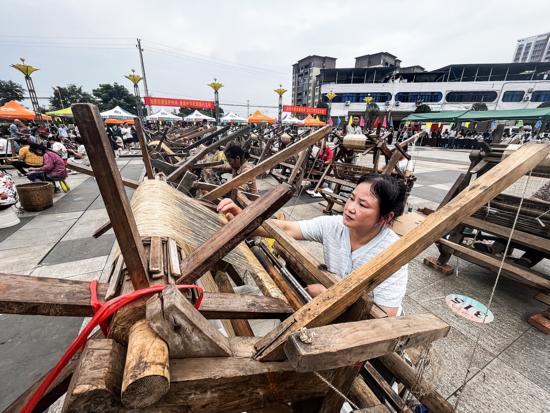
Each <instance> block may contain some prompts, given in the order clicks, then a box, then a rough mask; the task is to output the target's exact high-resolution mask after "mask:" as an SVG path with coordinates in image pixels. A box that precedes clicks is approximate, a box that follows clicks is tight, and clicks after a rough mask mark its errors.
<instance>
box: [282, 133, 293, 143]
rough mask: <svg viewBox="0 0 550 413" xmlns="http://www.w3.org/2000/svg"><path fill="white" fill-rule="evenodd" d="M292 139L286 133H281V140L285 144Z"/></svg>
mask: <svg viewBox="0 0 550 413" xmlns="http://www.w3.org/2000/svg"><path fill="white" fill-rule="evenodd" d="M291 140H292V137H291V136H290V135H289V134H288V133H283V134H282V135H281V142H282V143H284V144H285V145H288V144H289V143H290V141H291Z"/></svg>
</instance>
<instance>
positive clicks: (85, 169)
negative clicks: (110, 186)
mask: <svg viewBox="0 0 550 413" xmlns="http://www.w3.org/2000/svg"><path fill="white" fill-rule="evenodd" d="M66 167H67V169H71V170H73V171H76V172H80V173H81V174H84V175H88V176H95V175H94V171H93V170H92V168H89V167H87V166H84V165H76V164H74V163H71V162H68V163H67V165H66ZM121 179H122V184H123V185H124V186H127V187H128V188H132V189H136V188H137V187H138V186H139V182H138V181H135V180H133V179H129V178H124V177H121Z"/></svg>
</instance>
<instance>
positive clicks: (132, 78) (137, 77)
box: [124, 69, 143, 119]
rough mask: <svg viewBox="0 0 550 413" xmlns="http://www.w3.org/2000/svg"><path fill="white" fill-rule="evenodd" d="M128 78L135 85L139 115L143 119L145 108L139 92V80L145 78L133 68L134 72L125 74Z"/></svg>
mask: <svg viewBox="0 0 550 413" xmlns="http://www.w3.org/2000/svg"><path fill="white" fill-rule="evenodd" d="M124 77H125V78H126V79H128V80H129V81H130V82H132V84H133V85H134V96H135V98H136V108H137V112H138V116H139V118H140V119H143V109H142V107H141V96H140V94H139V85H138V84H139V82H141V80H142V79H143V77H141V76H140V75H138V74H136V71H135V70H134V69H132V73H130V74H129V75H126V76H124Z"/></svg>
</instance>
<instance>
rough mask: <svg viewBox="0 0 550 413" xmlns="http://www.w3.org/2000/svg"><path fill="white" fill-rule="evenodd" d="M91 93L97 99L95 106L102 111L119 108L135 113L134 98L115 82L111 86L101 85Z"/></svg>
mask: <svg viewBox="0 0 550 413" xmlns="http://www.w3.org/2000/svg"><path fill="white" fill-rule="evenodd" d="M92 93H93V94H94V96H95V97H96V98H97V104H98V106H99V109H100V110H102V111H104V110H109V109H112V108H114V107H115V106H120V107H121V108H122V109H124V110H127V111H128V112H131V113H133V114H136V113H137V108H136V98H135V96H134V95H131V94H130V92H129V91H128V89H126V88H125V87H124V86H123V85H119V84H118V83H116V82H115V83H113V84H112V85H110V84H108V83H103V84H101V85H99V87H98V88H97V89H94V90H93V91H92Z"/></svg>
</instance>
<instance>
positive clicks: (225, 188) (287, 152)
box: [203, 126, 332, 201]
mask: <svg viewBox="0 0 550 413" xmlns="http://www.w3.org/2000/svg"><path fill="white" fill-rule="evenodd" d="M331 130H332V128H331V127H330V126H325V127H323V128H321V129H319V130H317V131H315V132H313V133H312V134H310V135H309V136H307V137H306V138H304V139H302V140H300V141H298V142H296V143H294V144H292V145H290V146H289V147H287V148H285V149H283V150H282V151H279V152H277V153H276V154H274V155H273V156H271V157H269V158H267V159H266V160H264V161H262V162H260V163H258V164H257V165H256V166H255V167H254V168H252V169H250V170H249V171H247V172H245V173H243V174H241V175H238V176H236V177H234V178H233V179H231V180H229V181H227V182H226V183H225V184H223V185H220V186H219V187H218V188H216V189H214V190H212V191H210V192H209V193H207V194H206V195H205V196H204V197H203V198H204V199H207V200H209V201H213V200H214V199H216V198H219V197H221V196H223V195H225V194H227V193H228V192H230V191H231V190H232V189H235V188H237V187H239V186H240V185H242V184H243V183H245V182H248V181H249V180H250V179H252V178H255V177H256V176H258V175H260V174H262V173H264V172H267V171H269V170H270V169H271V168H273V167H274V166H275V165H277V164H278V163H280V162H282V161H284V160H285V159H288V158H289V157H291V156H292V155H294V154H296V153H298V152H300V151H302V150H304V149H306V148H307V147H309V146H310V145H313V144H314V143H315V142H317V141H319V140H321V139H323V138H324V137H325V136H327V135H328V134H329V133H330V131H331Z"/></svg>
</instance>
